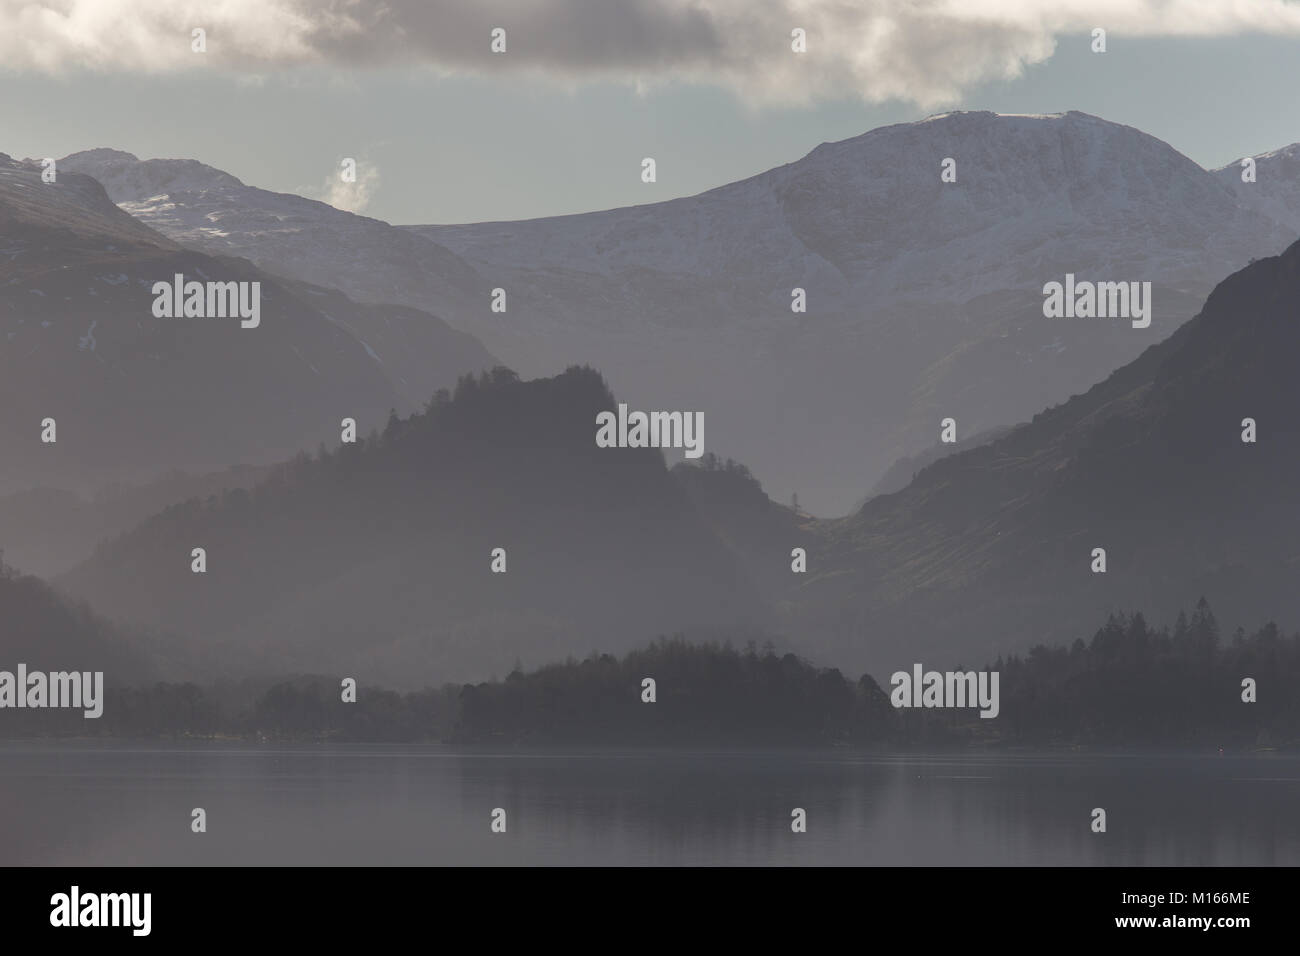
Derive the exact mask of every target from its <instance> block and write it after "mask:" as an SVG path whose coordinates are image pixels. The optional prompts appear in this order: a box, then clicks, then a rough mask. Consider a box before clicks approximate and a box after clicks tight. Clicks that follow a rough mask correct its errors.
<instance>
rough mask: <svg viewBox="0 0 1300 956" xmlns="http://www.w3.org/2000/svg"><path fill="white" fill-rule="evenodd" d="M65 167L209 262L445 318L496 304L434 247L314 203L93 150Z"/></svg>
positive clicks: (167, 163)
mask: <svg viewBox="0 0 1300 956" xmlns="http://www.w3.org/2000/svg"><path fill="white" fill-rule="evenodd" d="M58 165H59V169H67V170H71V171H73V172H79V173H85V174H86V175H89V176H93V177H94V178H95V179H98V180H99V181H100V182H101V183H103V185H104V188H105V190H106V191H107V192H108V195H109V196H110V197H111V198H112V200H113V201H114V202H115V203H117V204H118V205H119V206H121V208H122V209H124V210H126V211H127V212H129V213H130V214H131V215H133V216H135V217H136V218H137V219H139V220H140V221H141V222H144V223H146V224H147V225H149V226H151V227H153V228H154V229H156V230H158V231H159V232H161V233H163V234H164V235H167V236H170V237H171V238H172V239H174V240H175V241H176V242H178V243H181V244H182V245H185V246H188V247H190V248H193V249H197V250H200V251H202V252H206V253H208V254H209V255H233V256H240V257H242V258H245V259H248V260H250V261H251V262H253V263H254V264H256V265H257V266H259V267H261V268H263V269H266V270H268V271H270V272H275V273H278V274H280V275H284V276H290V277H292V278H297V279H303V280H305V281H307V282H313V283H316V284H317V285H325V286H331V287H333V288H339V289H342V290H343V291H345V292H348V293H349V294H350V295H351V296H352V297H354V298H357V299H361V300H364V301H369V302H400V303H402V304H404V305H409V306H412V307H414V308H418V309H425V310H428V311H433V312H437V311H438V310H439V308H447V307H451V308H455V309H467V308H469V307H470V306H471V305H481V304H482V303H483V302H485V301H486V300H487V295H488V289H487V287H486V286H485V285H484V283H483V281H482V279H480V278H479V277H478V276H477V275H476V274H475V272H474V270H473V269H472V268H471V267H470V266H468V265H467V264H466V263H465V262H464V261H462V260H461V259H460V258H459V257H458V256H456V255H454V254H453V253H451V252H449V251H448V250H447V249H444V248H442V247H441V246H439V245H437V244H436V243H434V242H432V241H427V240H423V239H421V238H420V237H417V236H414V235H412V234H410V233H408V232H406V231H404V230H401V229H396V228H394V227H393V226H390V225H388V224H387V223H385V222H381V221H380V220H378V219H371V218H368V217H366V216H358V215H355V214H353V213H350V212H344V211H342V210H339V209H335V208H334V207H333V206H330V205H328V204H326V203H323V202H317V201H316V200H313V199H305V198H303V197H302V196H295V195H291V194H289V193H275V192H270V191H268V190H265V189H257V188H255V187H252V186H246V185H244V184H243V183H242V182H240V181H239V180H238V179H236V178H235V177H234V176H231V175H230V174H228V173H224V172H222V171H221V170H219V169H213V168H212V167H211V166H205V165H204V164H203V163H199V162H196V161H194V160H189V159H150V160H143V161H142V160H139V159H137V158H136V157H135V156H133V155H131V154H130V153H125V152H121V151H120V150H114V149H92V150H87V151H84V152H80V153H74V154H73V155H71V156H66V157H64V158H63V159H61V160H59V161H58ZM395 290H400V295H396V294H395Z"/></svg>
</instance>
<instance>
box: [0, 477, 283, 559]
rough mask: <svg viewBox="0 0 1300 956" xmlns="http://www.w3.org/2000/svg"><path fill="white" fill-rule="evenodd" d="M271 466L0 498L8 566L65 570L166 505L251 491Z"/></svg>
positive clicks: (34, 491)
mask: <svg viewBox="0 0 1300 956" xmlns="http://www.w3.org/2000/svg"><path fill="white" fill-rule="evenodd" d="M271 467H272V466H269V465H263V466H261V467H255V466H252V465H245V466H241V467H231V468H225V469H222V470H221V471H216V472H210V473H206V474H201V475H190V474H185V473H183V472H174V473H171V474H168V475H165V476H164V477H162V478H158V479H156V480H154V481H150V482H145V483H144V484H140V485H108V486H105V487H104V488H101V489H99V490H98V491H97V492H96V493H95V494H93V495H87V496H83V495H80V494H77V493H76V492H73V491H67V490H64V489H62V488H45V487H41V488H28V489H25V490H23V491H16V492H13V493H11V494H6V495H0V542H3V544H4V549H5V559H6V561H7V562H8V563H9V564H11V565H13V566H14V567H16V568H21V569H22V570H23V571H25V572H27V573H29V574H34V575H36V576H38V577H45V578H48V577H51V576H53V575H56V574H59V573H61V572H63V571H67V570H68V569H70V568H71V567H72V566H73V565H76V564H80V563H81V562H82V561H84V560H85V559H86V558H88V557H90V554H91V552H92V551H94V549H95V546H96V545H97V544H98V543H99V542H100V541H101V540H103V539H105V538H112V537H116V536H117V535H119V534H122V533H123V532H126V531H129V530H131V529H132V528H134V527H135V526H136V525H137V524H139V523H140V522H141V521H143V520H144V519H145V518H148V517H149V516H150V515H153V514H155V513H157V512H159V511H162V510H163V509H164V508H166V507H168V506H169V505H174V504H178V503H180V502H182V501H186V500H188V499H189V498H207V497H208V496H210V495H217V494H221V493H222V492H224V491H227V490H229V489H233V488H249V487H251V486H252V485H254V484H256V483H257V482H258V481H260V480H261V479H262V478H264V477H265V476H266V475H267V473H268V472H269V471H270V469H271Z"/></svg>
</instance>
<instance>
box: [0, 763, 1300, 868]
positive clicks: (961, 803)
mask: <svg viewBox="0 0 1300 956" xmlns="http://www.w3.org/2000/svg"><path fill="white" fill-rule="evenodd" d="M194 807H203V808H204V809H205V810H206V811H207V824H208V831H207V833H205V834H194V833H191V832H190V811H191V810H192V809H193V808H194ZM496 807H501V808H504V809H505V810H506V814H507V816H506V820H507V832H506V833H505V834H493V833H491V832H490V827H489V823H490V817H491V813H492V811H493V809H494V808H496ZM795 807H802V808H804V809H805V810H806V811H807V816H808V832H807V833H804V834H795V833H792V832H791V830H790V812H791V810H792V809H793V808H795ZM1093 807H1104V808H1105V810H1106V812H1107V816H1108V828H1107V832H1106V833H1105V834H1094V833H1092V832H1091V830H1090V827H1089V822H1090V815H1091V811H1092V808H1093ZM15 864H59V865H129V864H196V865H200V864H201V865H227V864H287V865H296V864H305V865H322V864H403V865H426V864H484V865H494V864H560V865H563V864H740V865H752V864H868V865H881V864H884V865H906V864H919V865H935V864H956V865H994V864H996V865H1043V864H1071V865H1130V864H1132V865H1174V866H1178V865H1215V864H1244V865H1276V864H1286V865H1292V866H1294V865H1297V864H1300V758H1296V757H1289V756H1288V757H1281V756H1279V757H1218V756H1204V757H1199V756H1198V757H1188V756H1181V757H1171V756H1140V757H1139V756H1111V757H1106V756H1088V757H1076V756H1068V757H1067V756H1040V757H1024V756H1006V755H997V756H987V755H979V756H955V757H954V756H940V757H925V756H907V757H903V756H888V757H884V756H864V755H856V754H843V753H779V752H767V753H752V752H751V753H649V752H636V753H617V752H583V751H571V752H564V751H556V752H554V753H530V754H505V755H503V754H467V753H455V752H451V751H448V750H445V749H438V748H432V747H428V748H425V747H374V746H357V747H347V746H321V747H311V746H286V745H275V744H269V745H261V746H257V745H231V744H206V743H205V744H194V745H174V744H135V745H132V744H121V743H114V744H99V743H96V744H88V743H85V742H52V743H44V742H40V743H33V742H30V741H21V742H0V865H15Z"/></svg>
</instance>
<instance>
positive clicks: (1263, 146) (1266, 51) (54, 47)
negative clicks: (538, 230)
mask: <svg viewBox="0 0 1300 956" xmlns="http://www.w3.org/2000/svg"><path fill="white" fill-rule="evenodd" d="M205 25H206V26H205ZM498 25H500V26H501V28H502V29H504V30H505V31H506V36H505V40H506V49H505V52H503V53H493V52H492V51H491V49H490V47H491V31H492V30H493V29H494V27H495V26H498ZM199 26H201V27H202V28H203V29H204V30H205V34H204V43H205V49H204V50H203V51H202V52H196V51H195V50H194V49H193V46H194V40H193V28H194V27H199ZM796 27H798V28H800V29H804V30H805V31H806V43H807V50H806V52H803V53H795V52H794V51H793V50H792V49H791V44H792V42H793V41H792V39H791V30H792V29H794V28H796ZM1096 27H1101V28H1103V29H1105V30H1106V52H1104V53H1097V52H1094V51H1093V49H1092V47H1093V45H1094V40H1093V37H1092V31H1093V29H1094V28H1096ZM1298 81H1300V2H1293V0H1235V2H1229V0H1149V2H1148V0H1122V2H1120V0H1093V2H1087V3H1084V2H1081V0H1041V2H1040V0H1015V2H1011V0H853V2H849V0H653V2H651V0H474V2H447V0H388V2H387V3H384V4H380V3H373V2H365V0H210V2H200V0H0V89H2V90H3V94H0V152H5V153H9V154H10V155H13V156H16V157H20V158H21V157H35V158H40V157H46V156H53V157H60V156H64V155H67V154H68V153H72V152H76V151H78V150H82V149H89V148H94V147H98V146H107V147H113V148H117V149H123V150H126V151H128V152H132V153H135V154H136V155H138V156H140V157H141V158H153V157H184V158H193V159H199V160H201V161H203V162H205V163H208V164H210V165H212V166H216V167H218V168H220V169H223V170H225V171H227V172H230V173H232V174H233V175H235V176H238V177H239V178H240V179H242V180H243V181H244V182H246V183H249V184H250V185H256V186H261V187H264V188H267V189H273V190H278V191H285V192H296V193H300V194H302V195H308V196H311V197H313V198H321V199H327V200H331V201H334V202H335V203H336V204H338V205H341V206H345V207H347V208H352V209H353V210H354V211H359V212H364V213H365V214H367V215H372V216H376V217H378V218H381V219H385V220H388V221H390V222H396V223H454V222H477V221H486V220H498V219H525V218H532V217H536V216H547V215H561V214H567V213H578V212H586V211H590V210H594V209H604V208H609V207H613V206H624V205H632V204H637V203H644V202H653V201H659V200H663V199H670V198H674V197H677V196H686V195H692V194H694V193H697V192H701V191H703V190H706V189H709V188H712V187H714V186H719V185H723V184H725V183H728V182H733V181H736V180H738V179H743V178H745V177H747V176H751V175H754V174H756V173H759V172H762V171H763V170H765V169H769V168H771V167H773V166H779V165H781V164H783V163H788V162H792V161H794V160H797V159H798V158H800V157H801V156H803V155H805V154H806V153H808V152H809V151H810V150H811V149H813V148H814V147H815V146H817V145H818V144H819V143H822V142H827V141H834V140H840V139H846V138H849V137H852V136H856V135H859V134H861V133H864V132H866V131H868V130H870V129H873V128H876V127H878V126H883V125H887V124H890V123H899V122H910V121H914V120H918V119H923V118H924V117H926V116H928V115H931V114H933V113H937V112H945V111H948V110H952V109H970V110H983V109H987V110H994V111H997V112H1010V113H1056V112H1063V111H1066V110H1082V111H1084V112H1088V113H1093V114H1096V115H1098V116H1101V117H1103V118H1105V119H1109V120H1112V121H1115V122H1120V123H1125V124H1128V125H1131V126H1135V127H1137V128H1139V129H1141V130H1143V131H1145V132H1147V133H1150V134H1152V135H1154V136H1156V137H1158V138H1160V139H1162V140H1164V141H1166V142H1168V143H1169V144H1171V145H1172V146H1174V147H1175V148H1176V149H1178V150H1180V151H1181V152H1183V153H1184V154H1185V155H1187V156H1189V157H1190V158H1191V159H1193V160H1195V161H1196V162H1198V163H1200V164H1201V165H1202V166H1205V167H1207V168H1213V167H1216V166H1221V165H1224V164H1226V163H1229V162H1232V161H1234V160H1235V159H1237V158H1239V157H1241V156H1245V155H1253V154H1257V153H1261V152H1265V151H1268V150H1272V149H1277V148H1279V147H1282V146H1285V145H1288V144H1290V143H1293V142H1296V141H1300V97H1297V96H1296V90H1297V89H1300V82H1298ZM348 157H350V158H354V159H356V160H357V163H358V182H357V183H356V184H351V185H348V186H347V187H346V188H340V185H339V177H338V174H337V170H338V169H339V168H340V162H341V161H342V160H343V159H344V158H348ZM645 157H653V158H654V159H655V161H656V171H657V181H656V182H655V183H653V184H647V183H643V182H642V181H641V175H640V174H641V161H642V159H643V158H645Z"/></svg>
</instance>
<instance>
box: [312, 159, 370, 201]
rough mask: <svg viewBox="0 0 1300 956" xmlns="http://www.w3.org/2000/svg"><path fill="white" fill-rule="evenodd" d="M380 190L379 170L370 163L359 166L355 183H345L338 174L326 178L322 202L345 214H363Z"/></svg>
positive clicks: (321, 191)
mask: <svg viewBox="0 0 1300 956" xmlns="http://www.w3.org/2000/svg"><path fill="white" fill-rule="evenodd" d="M378 189H379V168H378V167H377V166H375V165H374V164H373V163H370V162H361V163H358V164H357V178H356V181H355V182H345V181H344V180H343V178H342V177H341V176H339V175H338V174H337V173H335V174H333V175H331V176H329V177H328V178H326V180H325V182H324V184H323V185H322V186H321V189H320V198H321V201H322V202H327V203H329V204H330V205H331V206H333V207H334V208H335V209H342V210H344V211H345V212H356V213H359V212H362V211H364V210H365V208H366V207H367V206H369V205H370V200H371V199H373V198H374V196H375V192H376V191H377V190H378Z"/></svg>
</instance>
